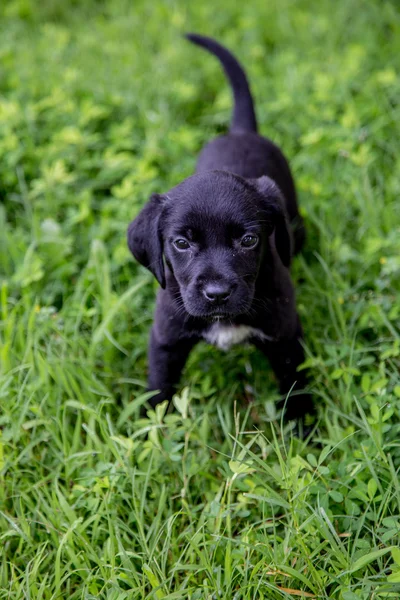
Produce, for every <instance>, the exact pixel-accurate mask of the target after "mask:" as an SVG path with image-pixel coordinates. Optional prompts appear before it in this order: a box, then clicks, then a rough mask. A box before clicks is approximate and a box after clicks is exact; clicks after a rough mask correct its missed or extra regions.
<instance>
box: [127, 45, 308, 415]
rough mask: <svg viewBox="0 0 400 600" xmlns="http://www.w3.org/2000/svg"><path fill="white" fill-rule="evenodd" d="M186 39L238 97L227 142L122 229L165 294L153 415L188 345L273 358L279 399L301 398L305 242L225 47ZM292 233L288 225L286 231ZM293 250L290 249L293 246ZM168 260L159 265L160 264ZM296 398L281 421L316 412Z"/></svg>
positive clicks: (160, 303) (278, 162)
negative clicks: (299, 270)
mask: <svg viewBox="0 0 400 600" xmlns="http://www.w3.org/2000/svg"><path fill="white" fill-rule="evenodd" d="M187 38H188V39H189V40H190V41H192V42H194V43H195V44H198V45H199V46H202V47H203V48H205V49H206V50H208V51H210V52H211V53H212V54H214V55H215V56H217V57H218V58H219V60H220V61H221V63H222V66H223V67H224V70H225V73H226V75H227V77H228V79H229V81H230V83H231V86H232V89H233V95H234V109H233V117H232V124H231V127H230V132H229V134H228V135H225V136H222V137H219V138H217V139H215V140H213V141H212V142H211V143H209V144H208V145H207V146H206V147H205V148H204V149H203V151H202V152H201V155H200V158H199V160H198V164H197V173H196V175H193V176H192V177H189V178H188V179H186V180H185V181H183V182H182V183H180V184H179V185H177V186H176V187H175V188H173V189H172V190H171V191H169V192H168V193H166V194H161V195H158V194H154V195H153V196H152V197H151V198H150V200H149V201H148V203H147V204H146V205H145V207H144V208H143V210H142V211H141V212H140V213H139V215H138V216H137V217H136V219H135V220H134V221H133V222H132V223H131V224H130V225H129V228H128V246H129V248H130V250H131V252H132V254H133V255H134V257H135V258H136V259H137V260H138V261H139V262H140V263H141V264H142V265H144V266H145V267H147V268H148V269H149V270H150V271H151V272H152V273H153V274H154V276H155V277H156V279H157V280H158V282H159V283H160V285H161V289H160V291H159V293H158V297H157V307H156V312H155V320H154V325H153V328H152V331H151V339H150V348H149V363H150V374H149V389H150V390H158V391H159V392H158V393H157V395H155V396H154V397H153V398H152V399H151V400H150V404H151V405H152V406H153V407H154V406H156V405H157V404H158V403H159V402H161V401H163V400H165V399H170V398H171V397H172V394H173V393H174V389H175V385H176V384H177V383H178V381H179V377H180V374H181V371H182V369H183V367H184V365H185V362H186V359H187V357H188V354H189V352H190V351H191V349H192V348H193V346H194V345H195V344H196V342H198V341H199V340H201V339H205V340H207V341H208V342H210V343H211V344H214V345H216V346H218V347H219V348H223V349H228V348H230V346H231V345H233V344H237V343H240V342H244V341H245V340H248V341H251V342H253V343H254V344H255V345H256V346H257V347H258V348H260V349H261V350H262V352H264V354H265V355H266V356H267V357H268V358H269V360H270V363H271V365H272V368H273V370H274V372H275V374H276V377H277V378H278V380H279V384H280V392H281V393H282V394H285V395H286V394H287V393H288V392H289V391H290V390H291V389H292V388H293V387H295V388H296V390H297V389H302V388H303V387H304V385H305V383H306V380H305V375H304V373H303V372H302V371H301V372H299V373H297V367H298V366H299V364H300V363H302V362H303V360H304V353H303V348H302V345H301V339H302V330H301V325H300V322H299V318H298V315H297V313H296V305H295V295H294V290H293V285H292V282H291V279H290V275H289V266H290V261H291V256H292V247H293V246H294V248H293V249H294V251H295V252H297V251H298V250H299V249H300V248H301V246H302V244H303V241H304V228H303V222H302V219H301V217H300V216H299V213H298V209H297V201H296V192H295V187H294V183H293V179H292V176H291V173H290V169H289V165H288V163H287V161H286V159H285V157H284V156H283V154H282V152H281V151H280V150H279V148H278V147H277V146H275V145H274V144H273V143H272V142H271V141H269V140H267V139H265V138H263V137H260V136H259V135H258V134H257V124H256V117H255V113H254V107H253V100H252V97H251V93H250V90H249V85H248V82H247V79H246V75H245V73H244V71H243V69H242V67H241V66H240V64H239V63H238V62H237V60H236V59H235V58H234V57H233V56H232V54H230V52H228V50H226V49H225V48H223V47H222V46H221V45H220V44H218V43H217V42H215V41H214V40H212V39H210V38H207V37H203V36H200V35H194V34H189V35H187ZM288 222H289V224H288ZM293 242H294V243H293ZM164 259H165V262H164ZM311 408H312V405H311V400H310V397H309V395H308V394H302V393H300V394H296V393H295V394H293V395H291V396H290V398H289V399H288V400H287V403H286V417H287V418H289V419H292V418H297V417H300V416H302V415H304V413H306V412H309V411H311Z"/></svg>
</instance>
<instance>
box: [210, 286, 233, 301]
mask: <svg viewBox="0 0 400 600" xmlns="http://www.w3.org/2000/svg"><path fill="white" fill-rule="evenodd" d="M231 291H232V290H231V289H230V287H229V286H228V285H227V284H226V283H209V284H207V285H206V286H205V287H204V289H203V294H204V297H205V298H206V299H207V300H208V301H209V302H211V303H212V304H225V302H226V301H227V300H228V298H229V296H230V295H231Z"/></svg>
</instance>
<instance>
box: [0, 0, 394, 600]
mask: <svg viewBox="0 0 400 600" xmlns="http://www.w3.org/2000/svg"><path fill="white" fill-rule="evenodd" d="M0 17H1V18H0V29H1V35H0V57H1V61H0V153H1V157H2V160H1V161H0V402H1V412H0V598H4V599H5V598H7V599H12V600H21V599H26V598H37V599H40V600H41V599H43V600H50V599H56V598H71V599H78V598H79V599H81V598H85V599H90V598H107V599H109V600H125V599H126V600H129V599H136V598H155V599H156V598H164V599H169V598H170V599H171V600H172V599H173V598H174V599H177V598H185V599H186V598H190V599H192V600H195V599H203V598H204V599H214V598H215V599H216V598H221V599H227V600H228V599H233V598H234V599H235V600H239V599H246V600H247V599H250V598H251V599H253V598H254V599H256V598H257V599H261V600H262V599H263V598H265V599H268V600H281V599H284V598H296V597H300V598H322V599H326V600H328V599H333V600H367V599H368V600H369V599H371V598H374V599H375V598H377V599H378V598H398V597H399V592H400V539H399V532H400V484H399V468H400V448H399V442H398V440H399V438H400V425H399V423H400V406H399V403H400V377H399V372H400V327H399V324H400V304H399V294H400V259H399V256H400V214H399V202H398V198H399V195H400V180H399V176H398V173H399V167H400V162H399V161H400V159H399V156H400V144H399V140H400V127H399V123H400V114H399V97H400V79H399V64H398V58H397V57H398V56H399V55H400V42H399V40H400V18H399V15H398V11H396V3H395V2H392V1H390V0H384V1H382V2H379V3H374V2H371V1H367V0H359V2H358V3H356V4H355V3H352V2H347V1H346V0H338V1H337V2H335V3H332V2H329V1H328V0H322V1H319V2H316V0H296V1H294V0H280V1H279V2H275V1H271V2H261V0H260V1H258V0H257V1H255V2H251V3H247V4H244V5H243V3H236V4H235V3H229V2H227V1H225V2H222V3H220V4H218V6H217V5H216V4H215V3H214V4H213V3H211V2H203V3H185V2H183V1H182V0H174V1H171V2H169V1H168V2H167V1H166V0H165V1H163V2H161V1H160V2H155V3H154V2H153V3H148V2H147V3H146V2H144V0H138V1H137V2H135V3H131V2H128V1H126V0H104V1H100V0H98V1H96V0H88V1H87V2H78V1H70V2H55V1H52V0H45V1H43V2H40V3H39V2H33V0H12V1H9V2H7V3H4V5H2V6H1V8H0ZM190 30H191V31H199V32H203V33H208V34H210V35H212V36H214V37H217V38H219V39H221V40H222V41H223V42H224V43H226V45H228V46H229V47H231V48H233V49H235V51H236V53H237V55H238V56H239V57H240V58H241V59H242V61H243V63H244V64H245V65H246V69H247V71H248V74H249V78H250V80H251V83H252V88H253V91H254V95H255V98H256V103H257V112H258V117H259V122H260V128H261V131H262V133H265V134H266V135H269V136H270V137H272V138H273V139H274V140H275V141H276V142H277V143H278V144H279V145H281V146H282V147H283V149H284V150H285V152H286V154H287V155H288V157H289V159H290V161H291V164H292V166H293V170H294V174H295V178H296V181H297V185H298V190H299V196H300V204H301V209H302V212H303V214H304V216H305V219H306V222H307V229H308V233H309V235H308V244H307V248H306V250H305V252H304V253H303V255H302V256H301V257H299V258H298V259H296V260H295V264H294V268H293V276H294V278H295V281H296V282H297V283H296V285H297V290H298V304H299V311H300V314H301V318H302V322H303V325H304V329H305V333H306V345H307V360H306V365H307V366H308V367H309V368H310V369H311V371H312V374H313V378H314V392H315V396H316V398H317V400H318V402H319V422H318V425H317V427H316V430H315V432H314V434H313V436H312V438H311V440H308V441H305V442H300V441H299V440H297V439H296V438H295V437H293V435H292V433H293V432H291V431H290V427H287V428H282V427H281V423H280V415H279V414H277V413H276V410H275V406H274V403H273V400H274V399H275V398H276V389H275V385H274V383H273V381H272V376H271V373H270V370H269V369H268V368H267V366H266V364H265V362H264V359H263V357H261V356H260V355H258V354H257V353H256V352H255V351H253V350H251V349H248V348H245V349H243V348H240V349H239V348H238V349H235V350H234V351H233V352H230V353H228V354H222V353H220V352H218V351H216V350H214V349H210V348H209V347H207V346H205V345H200V346H199V348H198V349H196V351H195V352H194V353H193V355H192V356H191V358H190V361H189V364H188V367H187V369H186V372H185V375H184V378H183V381H182V389H183V391H182V392H181V393H180V394H179V395H178V396H177V397H176V399H175V405H176V411H175V413H174V414H170V415H167V416H165V417H164V419H163V411H164V409H165V407H162V406H161V407H158V409H157V411H156V412H155V413H151V414H150V415H149V417H148V418H146V419H143V418H140V417H139V415H140V407H141V405H142V404H143V403H144V402H145V401H146V399H147V398H148V394H146V393H145V392H144V389H145V380H146V368H147V366H146V365H147V363H146V346H147V340H148V332H149V327H150V323H151V318H152V310H153V306H154V296H155V290H156V284H155V283H154V282H153V281H152V280H151V277H150V275H149V274H147V273H146V272H145V271H144V270H143V269H142V268H140V267H138V265H136V264H135V263H133V261H132V260H131V258H130V256H129V253H128V250H127V248H126V242H125V231H126V227H127V224H128V222H129V221H130V219H131V218H132V217H133V216H134V215H135V214H136V213H137V211H138V210H139V208H140V207H141V206H142V205H143V203H144V202H145V201H146V199H147V197H148V196H149V194H150V193H152V192H155V191H158V192H162V191H165V190H167V189H168V188H170V187H171V186H172V185H174V184H176V183H177V182H178V181H180V180H181V179H182V178H184V177H185V176H187V175H189V174H190V173H192V171H193V169H194V164H195V157H196V155H197V153H198V151H199V149H200V148H201V146H202V144H203V143H204V142H205V141H206V140H208V139H210V138H211V137H212V136H214V135H216V134H217V133H219V132H220V131H223V130H224V128H225V126H226V124H227V122H228V120H229V115H230V110H231V98H230V93H229V89H228V87H227V84H226V83H225V81H224V79H223V75H222V74H221V71H220V68H219V66H218V65H217V63H216V61H215V60H213V59H212V58H211V57H208V56H206V55H205V54H204V53H202V52H200V51H199V50H197V49H195V48H194V47H191V46H189V45H188V44H187V42H185V41H184V40H183V39H182V38H181V36H180V34H181V32H183V31H190ZM249 400H252V401H253V402H252V403H249Z"/></svg>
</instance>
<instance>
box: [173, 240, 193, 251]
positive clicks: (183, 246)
mask: <svg viewBox="0 0 400 600" xmlns="http://www.w3.org/2000/svg"><path fill="white" fill-rule="evenodd" d="M174 246H175V248H177V249H178V250H187V249H188V248H190V244H189V242H187V241H186V240H184V239H178V240H174Z"/></svg>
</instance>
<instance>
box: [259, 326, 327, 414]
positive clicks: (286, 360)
mask: <svg viewBox="0 0 400 600" xmlns="http://www.w3.org/2000/svg"><path fill="white" fill-rule="evenodd" d="M301 339H302V336H301V330H300V331H299V332H298V335H296V336H295V337H293V338H291V339H285V340H280V341H277V342H258V343H256V345H257V347H258V348H259V349H260V350H261V351H262V352H263V353H264V354H265V355H266V356H267V358H268V360H269V362H270V364H271V367H272V369H273V371H274V373H275V375H276V377H277V379H278V382H279V392H280V393H281V394H282V395H283V396H284V398H283V399H282V400H281V401H280V403H279V404H280V406H281V407H283V406H284V407H285V420H287V421H291V420H293V419H297V420H302V419H303V418H304V417H305V415H306V414H313V413H314V412H315V409H314V405H313V401H312V396H311V394H310V393H308V392H307V391H304V390H305V388H306V386H307V376H306V374H305V372H304V371H297V367H298V366H299V365H301V364H302V363H303V362H304V350H303V347H302V345H301ZM289 392H290V394H289ZM288 394H289V396H288V397H287V395H288Z"/></svg>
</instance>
